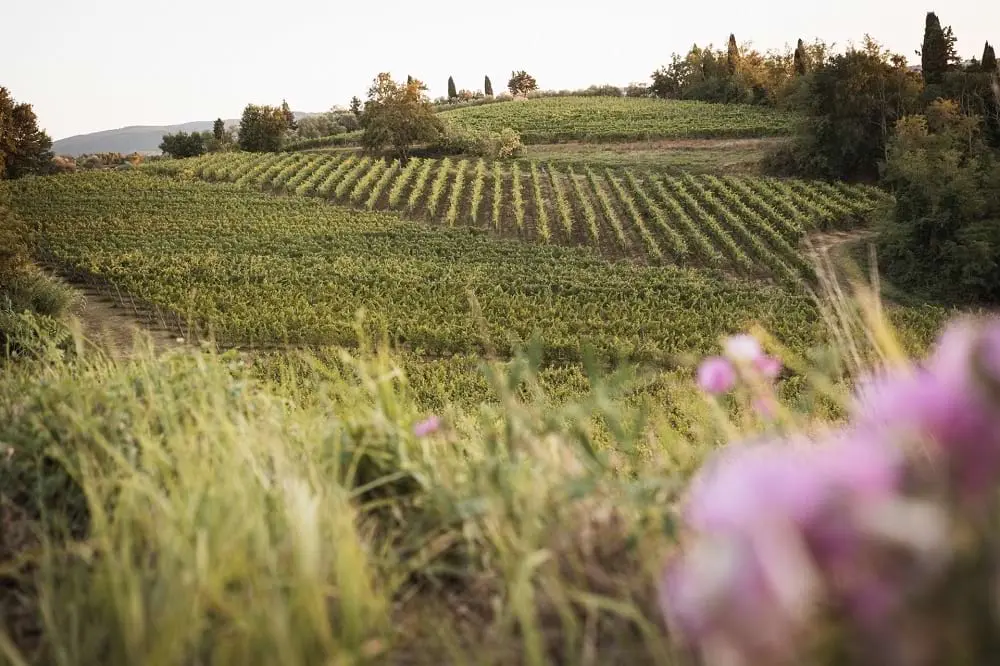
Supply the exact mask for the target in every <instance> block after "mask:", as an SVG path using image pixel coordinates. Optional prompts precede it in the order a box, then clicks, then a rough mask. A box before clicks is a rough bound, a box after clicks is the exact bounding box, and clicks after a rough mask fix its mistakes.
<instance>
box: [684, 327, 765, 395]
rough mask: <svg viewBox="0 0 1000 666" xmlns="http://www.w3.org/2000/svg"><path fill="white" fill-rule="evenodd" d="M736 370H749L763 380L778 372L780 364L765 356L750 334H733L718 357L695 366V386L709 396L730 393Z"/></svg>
mask: <svg viewBox="0 0 1000 666" xmlns="http://www.w3.org/2000/svg"><path fill="white" fill-rule="evenodd" d="M740 370H751V371H753V372H755V373H757V374H759V375H760V376H762V377H765V378H767V379H774V378H776V377H777V376H778V375H779V374H780V373H781V361H779V360H778V359H776V358H774V357H772V356H768V355H766V354H765V353H764V350H763V349H761V346H760V342H758V341H757V339H756V338H754V337H753V336H750V335H734V336H732V337H731V338H729V339H728V340H726V344H725V353H724V354H723V355H722V356H711V357H709V358H706V359H705V360H704V361H702V363H701V365H700V366H699V367H698V387H699V388H700V389H701V390H702V391H704V392H705V393H708V394H710V395H722V394H724V393H728V392H729V391H731V390H733V388H735V386H736V382H737V379H738V378H739V371H740Z"/></svg>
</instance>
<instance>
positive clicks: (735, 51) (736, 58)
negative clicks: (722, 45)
mask: <svg viewBox="0 0 1000 666" xmlns="http://www.w3.org/2000/svg"><path fill="white" fill-rule="evenodd" d="M739 68H740V47H739V46H737V45H736V35H734V34H732V33H730V34H729V46H728V47H727V49H726V71H727V72H729V76H735V75H736V72H737V70H739Z"/></svg>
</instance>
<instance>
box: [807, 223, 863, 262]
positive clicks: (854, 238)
mask: <svg viewBox="0 0 1000 666" xmlns="http://www.w3.org/2000/svg"><path fill="white" fill-rule="evenodd" d="M874 233H875V232H873V231H872V230H870V229H854V230H853V231H823V232H819V233H815V234H809V235H808V236H806V237H805V239H803V242H802V248H803V249H804V250H805V251H806V252H811V253H815V254H818V255H820V256H822V255H824V254H828V255H830V258H831V259H839V258H842V256H843V251H844V250H846V249H847V248H846V246H847V245H853V244H854V243H856V242H860V241H863V240H865V239H866V238H871V237H872V236H873V235H874Z"/></svg>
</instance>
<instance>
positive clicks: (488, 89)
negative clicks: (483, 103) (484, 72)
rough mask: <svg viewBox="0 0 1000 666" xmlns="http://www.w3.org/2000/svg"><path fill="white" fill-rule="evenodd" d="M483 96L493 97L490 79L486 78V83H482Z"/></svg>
mask: <svg viewBox="0 0 1000 666" xmlns="http://www.w3.org/2000/svg"><path fill="white" fill-rule="evenodd" d="M483 94H484V95H486V96H487V97H493V82H492V81H490V77H488V76H487V77H486V81H485V82H483Z"/></svg>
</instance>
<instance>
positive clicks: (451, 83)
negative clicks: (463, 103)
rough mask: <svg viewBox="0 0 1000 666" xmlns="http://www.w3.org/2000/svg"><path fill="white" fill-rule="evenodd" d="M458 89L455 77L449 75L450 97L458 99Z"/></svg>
mask: <svg viewBox="0 0 1000 666" xmlns="http://www.w3.org/2000/svg"><path fill="white" fill-rule="evenodd" d="M457 98H458V90H457V89H456V88H455V79H453V78H452V77H450V76H449V77H448V99H457Z"/></svg>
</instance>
